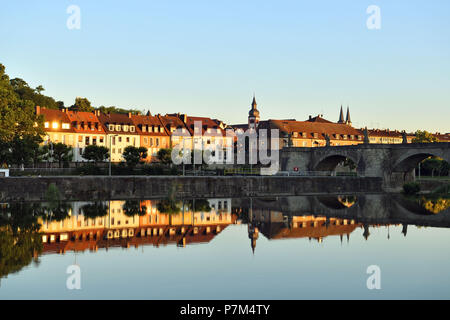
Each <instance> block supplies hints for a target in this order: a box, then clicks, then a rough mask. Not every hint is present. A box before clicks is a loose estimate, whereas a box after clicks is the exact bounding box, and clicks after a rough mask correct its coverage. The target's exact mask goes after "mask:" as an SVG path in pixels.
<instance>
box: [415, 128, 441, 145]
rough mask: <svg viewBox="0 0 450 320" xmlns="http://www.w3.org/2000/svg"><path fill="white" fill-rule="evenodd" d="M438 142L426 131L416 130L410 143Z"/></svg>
mask: <svg viewBox="0 0 450 320" xmlns="http://www.w3.org/2000/svg"><path fill="white" fill-rule="evenodd" d="M431 142H438V139H437V138H436V137H435V136H434V135H433V134H431V133H429V132H428V131H425V130H424V131H421V130H417V131H416V134H415V137H414V139H412V143H431Z"/></svg>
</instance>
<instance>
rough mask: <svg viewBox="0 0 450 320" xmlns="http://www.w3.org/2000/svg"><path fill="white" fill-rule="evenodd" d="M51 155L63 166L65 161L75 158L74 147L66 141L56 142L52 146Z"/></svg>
mask: <svg viewBox="0 0 450 320" xmlns="http://www.w3.org/2000/svg"><path fill="white" fill-rule="evenodd" d="M50 153H51V157H52V158H53V159H54V160H56V161H57V162H58V163H59V167H60V168H62V164H63V163H64V162H68V161H71V160H72V158H73V153H72V147H71V146H68V145H65V144H64V143H61V142H59V143H56V144H54V145H53V148H52V147H51V148H50Z"/></svg>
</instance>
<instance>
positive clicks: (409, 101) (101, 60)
mask: <svg viewBox="0 0 450 320" xmlns="http://www.w3.org/2000/svg"><path fill="white" fill-rule="evenodd" d="M71 5H76V6H78V7H79V9H80V29H69V28H68V27H67V20H68V19H69V18H70V17H71V16H72V14H71V13H67V9H68V7H69V6H71ZM370 5H376V6H378V7H379V8H380V17H381V25H380V26H381V28H380V29H376V30H373V29H372V30H370V29H368V28H367V25H366V21H367V20H368V19H369V17H370V16H371V14H368V13H367V12H366V10H367V8H368V7H369V6H370ZM449 38H450V2H449V1H448V0H432V1H417V0H395V1H392V0H389V1H375V0H370V1H365V0H340V1H336V0H327V1H325V0H317V1H300V0H277V1H275V0H272V1H266V0H258V1H256V0H228V1H221V0H215V1H211V0H189V1H186V0H164V1H163V0H161V1H137V0H129V1H113V0H96V1H89V0H70V1H67V0H58V1H56V0H54V1H50V0H42V1H32V0H15V1H3V3H2V6H1V8H0V39H1V41H0V63H2V64H4V65H5V66H6V69H7V70H6V72H7V73H8V74H9V75H10V77H19V78H23V79H24V80H26V81H27V82H28V83H29V84H30V85H31V86H33V87H36V86H38V85H40V84H41V85H43V86H44V88H45V89H46V91H44V93H45V94H47V95H50V96H52V97H54V98H55V99H56V100H62V101H64V102H65V104H66V105H67V106H70V105H71V104H73V102H74V100H75V97H77V96H80V97H87V98H88V99H89V100H90V101H91V102H92V104H93V105H94V106H101V105H104V106H117V107H123V108H137V109H140V110H143V111H147V110H150V111H151V113H152V114H156V113H161V114H165V113H173V112H181V113H187V114H189V115H192V116H207V117H212V118H218V119H221V120H223V121H224V122H226V123H228V124H236V123H246V122H247V115H248V110H249V108H250V103H251V100H252V96H253V94H254V93H255V95H256V99H257V102H258V109H259V110H260V113H261V119H262V120H264V119H297V120H306V119H307V118H308V116H309V115H313V116H315V115H317V114H323V115H324V117H325V118H327V119H329V120H332V121H337V120H338V116H339V109H340V106H341V104H342V105H343V106H344V108H346V107H347V105H349V106H350V111H351V117H352V121H353V123H354V125H355V126H357V127H364V126H368V127H369V128H374V127H377V128H390V129H400V130H403V129H405V130H408V131H415V130H417V129H422V130H428V131H432V132H450V76H449V75H450V41H449V40H450V39H449Z"/></svg>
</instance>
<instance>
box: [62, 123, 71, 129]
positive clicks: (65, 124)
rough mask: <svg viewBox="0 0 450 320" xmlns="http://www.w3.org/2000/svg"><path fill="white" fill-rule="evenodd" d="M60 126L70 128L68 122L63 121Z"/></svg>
mask: <svg viewBox="0 0 450 320" xmlns="http://www.w3.org/2000/svg"><path fill="white" fill-rule="evenodd" d="M62 128H63V129H70V124H69V123H63V124H62Z"/></svg>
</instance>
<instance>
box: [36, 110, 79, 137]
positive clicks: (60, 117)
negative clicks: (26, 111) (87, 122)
mask: <svg viewBox="0 0 450 320" xmlns="http://www.w3.org/2000/svg"><path fill="white" fill-rule="evenodd" d="M38 114H41V115H43V116H44V121H45V122H49V127H48V128H45V131H50V132H75V131H74V130H73V128H72V126H70V129H62V125H61V124H62V123H70V119H69V117H68V115H67V113H65V112H62V111H60V110H56V109H46V108H39V111H38ZM53 122H57V123H58V128H57V129H53V128H52V123H53Z"/></svg>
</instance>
